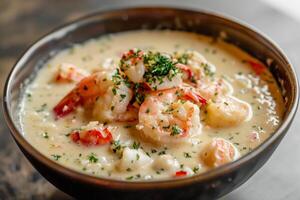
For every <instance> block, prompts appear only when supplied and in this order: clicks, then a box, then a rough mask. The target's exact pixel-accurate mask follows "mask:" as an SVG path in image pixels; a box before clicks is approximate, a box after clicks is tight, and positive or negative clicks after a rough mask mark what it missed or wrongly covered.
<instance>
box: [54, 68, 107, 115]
mask: <svg viewBox="0 0 300 200" xmlns="http://www.w3.org/2000/svg"><path fill="white" fill-rule="evenodd" d="M111 77H112V74H110V73H108V72H107V71H101V72H97V73H95V74H92V75H90V76H88V77H85V78H84V79H82V80H81V81H80V82H79V83H77V85H76V86H75V88H74V89H73V90H71V91H70V92H69V93H68V94H67V95H66V96H65V97H64V98H63V99H62V100H60V102H59V103H58V104H57V105H56V106H55V107H54V108H53V111H54V113H55V114H56V116H57V117H63V116H65V115H67V114H69V113H71V112H73V111H74V110H75V108H76V107H78V106H79V105H84V104H88V103H90V102H94V101H95V100H96V98H98V97H99V96H101V95H103V94H104V93H105V92H106V90H107V89H108V87H109V86H111V85H112V84H113V81H112V79H111Z"/></svg>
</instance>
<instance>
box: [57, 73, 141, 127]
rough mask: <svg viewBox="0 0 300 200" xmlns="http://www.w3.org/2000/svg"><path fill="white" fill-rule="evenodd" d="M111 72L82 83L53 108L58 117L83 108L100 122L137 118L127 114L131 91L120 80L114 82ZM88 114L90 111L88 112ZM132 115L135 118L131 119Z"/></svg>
mask: <svg viewBox="0 0 300 200" xmlns="http://www.w3.org/2000/svg"><path fill="white" fill-rule="evenodd" d="M114 76H115V73H114V72H113V71H100V72H97V73H95V74H93V75H91V76H88V77H86V78H84V79H82V80H81V81H80V82H79V83H78V84H77V85H76V86H75V88H74V89H73V90H72V91H71V92H69V93H68V94H67V95H66V96H65V97H64V98H63V99H62V100H61V101H60V102H59V103H58V104H57V105H56V106H55V107H54V109H53V110H54V112H55V114H56V116H57V117H63V116H65V115H67V114H69V113H71V112H73V111H74V110H75V108H76V107H78V106H80V105H83V106H85V107H86V108H91V109H92V115H93V117H95V118H96V119H98V120H99V121H102V122H108V121H109V122H111V121H115V120H116V121H120V120H129V119H130V120H132V119H133V118H135V117H136V116H137V111H136V112H135V113H132V112H128V113H126V112H127V111H128V106H129V102H130V100H131V98H132V91H131V89H130V88H128V87H127V86H126V85H125V83H124V82H122V80H121V77H119V80H118V82H117V83H115V81H114V80H113V77H114ZM87 110H89V109H87ZM134 114H135V115H134Z"/></svg>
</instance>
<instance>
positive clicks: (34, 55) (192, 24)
mask: <svg viewBox="0 0 300 200" xmlns="http://www.w3.org/2000/svg"><path fill="white" fill-rule="evenodd" d="M138 29H151V30H153V29H171V30H184V31H190V32H197V33H201V34H205V35H209V36H213V37H222V38H223V39H224V40H226V41H227V42H229V43H233V44H234V45H236V46H238V47H240V48H241V49H243V50H244V51H246V52H248V53H249V54H251V55H253V56H254V57H256V58H258V59H259V60H261V61H262V62H263V63H265V64H266V65H267V66H268V68H269V70H270V71H271V72H272V74H273V75H274V77H275V79H276V80H277V82H278V85H279V87H280V89H281V92H282V95H283V96H284V100H285V101H284V102H285V107H286V111H285V114H284V120H283V124H284V123H286V121H289V120H290V119H291V118H292V115H294V113H295V110H296V104H297V97H298V88H297V78H296V76H295V72H294V71H293V69H292V67H291V66H290V64H289V61H288V60H287V58H286V57H285V56H284V54H282V53H281V51H280V49H278V47H277V46H276V45H274V44H273V43H272V42H270V40H268V39H266V38H265V37H264V36H262V35H261V34H258V33H257V31H254V30H253V29H249V28H248V27H246V26H244V25H241V24H240V23H237V22H234V21H232V20H228V19H226V18H223V17H221V16H218V15H215V14H211V13H206V12H198V11H190V10H181V9H170V8H138V9H134V8H133V9H123V10H115V11H110V12H103V13H96V14H94V15H90V16H88V17H85V18H83V19H81V20H80V21H77V22H74V23H71V24H69V25H67V26H65V27H63V28H61V29H58V30H57V31H54V32H52V33H51V34H48V35H47V36H45V37H43V38H42V39H40V40H39V41H38V42H36V43H35V44H33V45H32V46H31V47H30V48H29V49H28V51H27V52H26V53H25V54H24V55H23V56H22V58H21V59H20V60H19V61H18V62H17V63H16V65H15V67H14V69H13V70H12V72H11V74H10V77H9V79H8V81H7V84H6V87H5V92H4V94H5V96H4V101H5V102H4V108H5V111H6V112H7V114H8V115H7V119H8V125H9V126H10V128H11V130H12V132H13V135H14V137H15V139H16V140H17V141H18V142H19V143H20V145H21V146H23V147H24V148H27V149H28V148H31V149H30V151H31V152H33V150H32V149H33V147H32V146H31V145H29V144H28V143H27V142H26V141H25V140H24V138H23V136H22V135H21V134H20V133H22V130H21V127H20V123H19V102H20V97H21V96H22V95H23V92H24V89H23V87H24V86H26V84H27V83H28V82H30V80H32V79H33V78H34V76H35V74H36V71H37V70H38V69H39V68H40V67H41V66H42V65H43V63H44V62H46V61H47V60H48V59H49V58H50V57H51V56H53V55H55V53H56V52H58V51H59V50H62V49H64V48H67V47H70V46H71V45H73V44H74V43H80V42H83V41H85V40H88V39H90V38H95V37H99V36H101V35H104V34H108V33H115V32H121V31H129V30H138ZM27 78H29V79H27ZM25 80H26V81H25ZM279 134H280V133H279ZM272 137H278V135H277V136H276V134H274V135H273V136H272ZM272 137H271V138H272ZM271 138H269V139H268V140H270V139H271ZM268 140H267V141H268ZM255 151H256V150H254V152H255ZM245 157H247V156H245ZM242 159H246V158H242ZM229 165H230V164H229ZM200 176H201V175H200Z"/></svg>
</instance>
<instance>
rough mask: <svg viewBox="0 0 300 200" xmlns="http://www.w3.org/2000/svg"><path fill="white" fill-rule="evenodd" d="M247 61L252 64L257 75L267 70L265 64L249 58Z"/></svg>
mask: <svg viewBox="0 0 300 200" xmlns="http://www.w3.org/2000/svg"><path fill="white" fill-rule="evenodd" d="M247 62H248V63H249V64H250V66H251V68H252V69H253V70H254V72H255V73H256V74H257V75H260V74H261V73H263V72H264V71H265V66H263V65H262V64H260V63H257V62H254V61H251V60H248V61H247Z"/></svg>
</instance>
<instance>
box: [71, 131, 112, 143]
mask: <svg viewBox="0 0 300 200" xmlns="http://www.w3.org/2000/svg"><path fill="white" fill-rule="evenodd" d="M103 132H104V134H105V135H106V136H105V137H104V136H103V134H102V133H101V132H100V131H99V130H97V129H92V130H87V131H82V132H78V131H75V132H73V133H71V135H70V137H71V139H72V140H73V141H74V142H79V141H80V142H81V143H82V144H84V145H87V146H89V145H103V144H108V143H110V142H111V141H112V139H113V138H112V134H111V132H110V131H109V130H108V129H107V128H105V129H104V130H103Z"/></svg>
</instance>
